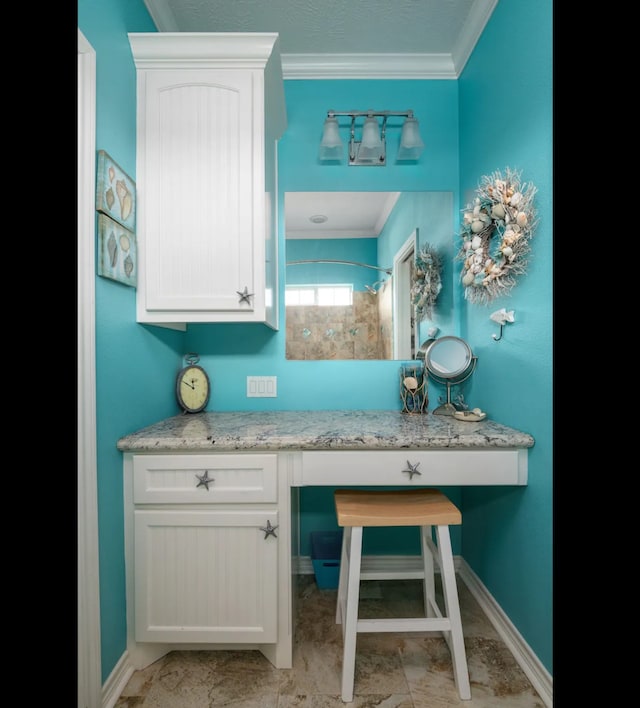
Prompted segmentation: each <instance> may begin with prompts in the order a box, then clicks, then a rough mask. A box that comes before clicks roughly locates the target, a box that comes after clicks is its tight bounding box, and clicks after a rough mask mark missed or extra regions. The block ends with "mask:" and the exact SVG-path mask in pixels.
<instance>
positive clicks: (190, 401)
mask: <svg viewBox="0 0 640 708" xmlns="http://www.w3.org/2000/svg"><path fill="white" fill-rule="evenodd" d="M209 390H210V387H209V377H208V376H207V372H206V371H205V370H204V369H203V368H202V367H201V366H186V367H185V368H184V369H182V370H181V371H180V373H179V374H178V378H177V380H176V395H177V397H178V403H179V404H180V406H181V407H182V408H183V409H184V410H185V411H187V413H198V411H201V410H202V409H203V408H204V407H205V406H206V405H207V403H208V401H209Z"/></svg>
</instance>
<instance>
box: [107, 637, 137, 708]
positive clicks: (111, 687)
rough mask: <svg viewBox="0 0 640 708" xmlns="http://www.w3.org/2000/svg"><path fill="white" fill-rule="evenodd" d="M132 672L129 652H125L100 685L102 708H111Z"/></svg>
mask: <svg viewBox="0 0 640 708" xmlns="http://www.w3.org/2000/svg"><path fill="white" fill-rule="evenodd" d="M134 671H135V669H134V668H133V664H132V663H131V662H130V661H129V652H128V651H125V653H124V654H123V655H122V656H121V657H120V661H119V662H118V663H117V664H116V665H115V667H114V668H113V671H112V672H111V673H110V674H109V678H108V679H107V680H106V681H105V682H104V684H103V685H102V708H113V706H114V705H115V704H116V701H117V700H118V698H120V694H121V693H122V692H123V691H124V687H125V686H126V685H127V683H128V681H129V679H130V678H131V676H132V675H133V672H134Z"/></svg>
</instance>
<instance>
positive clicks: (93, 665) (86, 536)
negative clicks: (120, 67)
mask: <svg viewBox="0 0 640 708" xmlns="http://www.w3.org/2000/svg"><path fill="white" fill-rule="evenodd" d="M95 131H96V54H95V51H94V49H93V48H92V47H91V45H90V44H89V42H87V40H86V39H85V37H84V35H83V34H82V32H80V30H78V243H77V255H78V259H77V260H78V292H77V295H78V298H77V306H78V310H77V318H78V323H77V325H78V342H77V346H78V360H77V365H78V419H77V421H78V430H77V433H78V441H77V442H78V473H77V474H78V578H77V582H78V708H98V706H99V705H100V686H101V682H102V679H101V665H100V662H101V658H100V586H99V580H98V577H99V564H98V521H97V519H98V490H97V486H98V485H97V452H96V450H97V445H96V364H95V359H96V357H95V211H94V203H95V154H96V132H95Z"/></svg>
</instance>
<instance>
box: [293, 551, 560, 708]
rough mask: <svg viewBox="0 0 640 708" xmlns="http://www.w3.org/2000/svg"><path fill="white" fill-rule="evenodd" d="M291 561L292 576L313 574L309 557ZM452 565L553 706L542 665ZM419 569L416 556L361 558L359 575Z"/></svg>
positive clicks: (479, 587) (473, 579)
mask: <svg viewBox="0 0 640 708" xmlns="http://www.w3.org/2000/svg"><path fill="white" fill-rule="evenodd" d="M292 560H293V567H294V568H296V571H294V572H297V573H298V574H299V575H308V574H310V573H313V572H314V571H313V563H312V562H311V558H310V557H309V556H299V557H298V558H294V559H292ZM453 561H454V566H455V570H456V573H457V574H458V576H459V578H460V580H462V582H463V583H464V584H465V585H466V586H467V588H468V589H469V592H470V593H471V594H472V595H473V597H474V598H475V599H476V601H477V602H478V604H479V605H480V607H481V608H482V611H483V612H484V613H485V615H486V616H487V619H488V620H489V622H491V624H492V625H493V627H494V629H495V630H496V632H498V634H499V635H500V638H501V639H502V640H503V641H504V643H505V644H506V645H507V648H508V649H509V651H510V652H511V653H512V654H513V658H514V659H515V660H516V661H517V663H518V665H519V666H520V668H521V669H522V670H523V671H524V673H525V674H526V676H527V678H528V679H529V681H531V684H532V685H533V687H534V688H535V689H536V691H537V692H538V694H539V695H540V698H541V699H542V700H543V702H544V704H545V706H546V708H551V707H552V706H553V678H552V676H551V674H550V673H549V672H548V671H547V670H546V669H545V667H544V666H543V665H542V663H541V662H540V660H539V659H538V657H537V656H536V655H535V654H534V652H533V651H532V650H531V647H530V646H529V645H528V644H527V643H526V642H525V640H524V639H523V637H522V635H521V634H520V632H518V630H517V629H516V628H515V626H514V625H513V623H512V622H511V620H510V619H509V618H508V617H507V615H506V614H505V613H504V611H503V610H502V608H501V607H500V605H498V603H497V602H496V601H495V599H494V598H493V597H492V595H491V593H490V592H489V591H488V590H487V588H486V587H485V586H484V585H483V584H482V582H481V581H480V578H478V576H477V575H476V574H475V573H474V572H473V570H471V568H470V566H469V565H468V563H467V562H466V561H465V560H464V559H463V558H462V557H460V556H454V559H453ZM421 566H422V563H421V559H420V556H362V574H363V575H365V574H366V575H368V576H369V577H370V578H373V577H375V574H376V573H381V574H384V572H385V571H387V572H391V571H394V570H395V569H396V568H397V567H401V568H404V569H406V570H407V571H408V572H407V577H417V574H418V573H419V571H420V569H421Z"/></svg>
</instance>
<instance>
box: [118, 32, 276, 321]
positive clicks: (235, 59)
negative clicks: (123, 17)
mask: <svg viewBox="0 0 640 708" xmlns="http://www.w3.org/2000/svg"><path fill="white" fill-rule="evenodd" d="M129 41H130V44H131V48H132V52H133V57H134V60H135V64H136V69H137V77H138V78H137V162H136V187H137V228H136V231H137V238H138V259H139V263H138V288H137V320H138V322H146V323H151V324H158V325H169V326H174V327H179V328H184V327H185V326H186V324H187V323H189V322H262V323H265V324H267V325H269V326H270V327H272V328H274V329H278V306H277V305H278V259H277V256H278V248H277V241H278V239H277V209H276V207H277V141H278V139H279V138H280V137H281V135H282V133H283V132H284V129H285V128H286V110H285V102H284V85H283V80H282V66H281V62H280V53H279V42H278V35H277V34H275V33H185V32H180V33H158V32H154V33H142V34H140V33H133V34H129Z"/></svg>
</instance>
